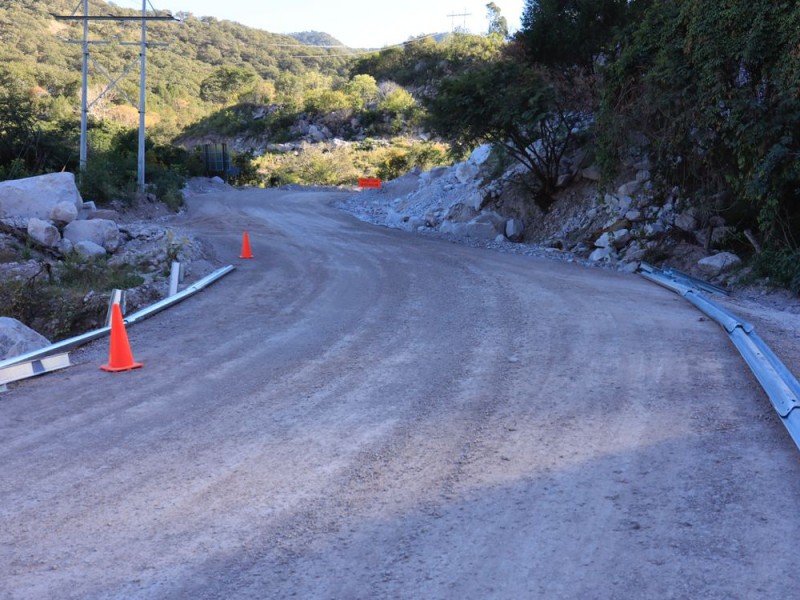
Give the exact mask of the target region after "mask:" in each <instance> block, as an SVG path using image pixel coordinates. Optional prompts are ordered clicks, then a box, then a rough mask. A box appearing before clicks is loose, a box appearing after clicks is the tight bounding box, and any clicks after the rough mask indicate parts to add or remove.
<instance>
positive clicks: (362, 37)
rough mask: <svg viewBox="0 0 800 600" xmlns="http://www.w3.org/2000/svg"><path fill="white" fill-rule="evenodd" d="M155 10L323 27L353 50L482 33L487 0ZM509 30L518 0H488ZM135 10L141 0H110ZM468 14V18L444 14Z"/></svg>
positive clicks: (222, 4) (299, 2) (287, 28)
mask: <svg viewBox="0 0 800 600" xmlns="http://www.w3.org/2000/svg"><path fill="white" fill-rule="evenodd" d="M149 1H150V3H151V4H152V6H153V7H155V8H156V9H157V10H170V11H172V12H178V11H186V12H191V13H192V14H193V15H195V16H197V17H201V16H212V17H216V18H218V19H227V20H230V21H237V22H239V23H242V24H244V25H248V26H250V27H257V28H258V29H264V30H266V31H270V32H272V33H292V32H295V31H312V30H313V31H324V32H325V33H329V34H331V35H332V36H334V37H335V38H337V39H338V40H340V41H341V42H343V43H344V44H346V45H348V46H352V47H357V48H365V47H381V46H386V45H390V44H398V43H401V42H404V41H406V40H407V39H408V38H409V37H412V36H416V35H419V34H423V33H437V32H442V31H450V30H451V28H452V27H453V26H457V27H464V26H466V29H467V30H468V31H470V32H472V33H485V32H486V29H487V26H488V21H487V19H486V4H487V3H488V0H486V1H484V0H390V1H389V2H377V1H376V0H339V1H332V0H288V1H287V0H284V1H282V2H277V1H265V0H149ZM494 2H495V4H497V6H499V7H500V9H501V11H502V15H503V16H504V17H505V18H506V19H507V20H508V24H509V27H510V28H511V30H512V31H514V30H516V29H518V28H519V20H520V16H521V15H522V10H523V6H524V4H525V1H524V0H494ZM114 4H116V5H118V6H122V7H125V8H141V6H142V3H141V0H115V1H114ZM463 13H470V15H469V16H458V17H450V16H448V15H456V14H463Z"/></svg>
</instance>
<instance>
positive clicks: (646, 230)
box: [338, 145, 741, 283]
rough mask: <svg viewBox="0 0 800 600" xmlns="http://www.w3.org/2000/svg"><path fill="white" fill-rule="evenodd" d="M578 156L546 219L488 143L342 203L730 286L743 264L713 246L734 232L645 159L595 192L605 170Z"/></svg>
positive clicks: (523, 250) (396, 224)
mask: <svg viewBox="0 0 800 600" xmlns="http://www.w3.org/2000/svg"><path fill="white" fill-rule="evenodd" d="M587 156H588V153H587V152H586V151H583V150H579V151H577V152H576V153H575V154H574V155H573V156H571V157H568V158H567V159H566V160H565V161H564V168H563V173H562V175H561V181H562V183H563V184H564V187H563V188H562V190H561V191H560V192H559V195H558V198H557V201H556V202H555V204H554V205H553V206H552V208H551V209H550V210H549V211H548V212H546V213H544V212H542V211H541V210H539V209H538V208H537V207H536V206H535V205H534V203H533V202H532V201H531V200H530V198H531V196H532V193H533V192H532V187H531V183H530V182H529V177H528V175H527V174H526V172H525V169H524V167H522V166H521V165H514V166H511V167H510V168H507V169H501V171H500V173H499V175H498V157H497V156H495V153H494V152H493V151H492V148H491V147H490V146H488V145H484V146H480V147H478V148H477V149H476V150H475V151H474V152H473V153H472V154H471V155H470V157H469V158H468V159H467V160H466V161H464V162H462V163H458V164H456V165H453V166H451V167H438V168H435V169H433V170H431V171H425V172H423V171H420V170H419V169H417V170H414V171H411V172H410V173H408V174H406V175H404V176H403V177H400V178H398V179H395V180H393V181H389V182H386V183H385V184H384V185H383V187H382V188H380V189H376V190H362V191H360V192H358V193H356V194H353V195H352V196H349V197H347V198H346V199H344V200H341V201H340V202H339V203H338V206H339V208H341V209H343V210H345V211H348V212H350V213H352V214H354V215H355V216H357V217H358V218H359V219H361V220H364V221H367V222H370V223H375V224H379V225H384V226H386V227H392V228H396V229H404V230H406V231H412V232H416V233H423V234H425V233H427V234H434V235H438V236H441V237H446V238H448V239H452V240H453V241H458V242H462V243H467V244H471V245H474V246H482V247H487V248H495V249H500V250H503V251H505V252H514V253H519V254H527V255H538V256H548V257H552V258H560V259H563V260H568V261H571V262H572V261H577V262H581V263H584V264H591V265H598V266H605V267H609V268H616V269H619V270H622V271H628V272H634V271H636V270H637V268H638V267H639V265H640V264H641V262H642V261H644V260H646V261H648V262H654V263H659V262H664V261H665V260H666V261H667V262H670V263H671V265H672V266H675V267H676V268H681V269H684V270H687V271H689V272H695V273H696V274H698V275H701V276H704V277H707V278H711V279H715V280H716V281H717V282H719V283H725V281H726V280H727V278H728V277H730V273H731V269H732V268H733V267H735V266H737V265H739V264H740V262H741V261H740V259H739V258H738V257H737V256H736V255H734V254H731V253H729V252H718V251H715V248H717V247H718V245H719V244H720V243H721V242H723V241H724V240H725V239H726V237H728V236H731V235H733V234H734V233H735V232H734V231H733V228H731V227H729V226H727V225H726V223H725V221H724V220H723V219H722V218H720V217H719V216H713V215H711V216H708V215H704V214H702V213H701V212H700V211H698V210H697V209H696V208H694V207H692V205H691V203H690V202H689V201H688V200H686V199H682V198H681V197H680V196H679V194H678V191H677V189H675V190H672V191H670V192H669V193H667V194H663V193H661V194H656V193H655V191H654V186H653V184H652V182H651V179H650V170H649V163H648V162H647V160H640V161H638V162H632V163H631V164H630V165H628V166H629V172H630V173H631V178H630V180H629V181H626V182H624V183H622V184H621V185H619V186H618V188H617V189H616V191H615V192H606V193H603V192H601V191H600V190H599V187H598V180H599V178H600V175H599V169H598V168H597V166H596V165H592V164H589V165H586V164H585V163H586V160H587Z"/></svg>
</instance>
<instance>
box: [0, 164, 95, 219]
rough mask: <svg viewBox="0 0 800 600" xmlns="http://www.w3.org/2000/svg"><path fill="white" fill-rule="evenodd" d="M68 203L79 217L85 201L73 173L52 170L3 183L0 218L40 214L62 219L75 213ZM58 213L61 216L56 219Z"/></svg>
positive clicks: (0, 194)
mask: <svg viewBox="0 0 800 600" xmlns="http://www.w3.org/2000/svg"><path fill="white" fill-rule="evenodd" d="M62 204H63V205H64V206H61V205H62ZM68 204H69V205H72V206H73V207H74V209H75V210H74V215H75V217H77V215H78V211H79V210H80V207H81V206H82V205H83V200H82V199H81V195H80V192H78V188H77V187H76V186H75V176H74V175H73V174H72V173H66V172H64V173H50V174H48V175H39V176H37V177H28V178H26V179H14V180H11V181H3V182H0V218H14V217H23V218H26V219H27V218H31V217H36V218H38V219H43V220H51V219H53V220H57V221H58V220H61V219H62V218H69V215H70V214H73V211H72V210H71V209H69V208H67V207H66V205H68ZM54 212H55V213H56V214H57V215H58V217H59V218H58V219H54V216H53V215H54ZM64 222H67V221H64Z"/></svg>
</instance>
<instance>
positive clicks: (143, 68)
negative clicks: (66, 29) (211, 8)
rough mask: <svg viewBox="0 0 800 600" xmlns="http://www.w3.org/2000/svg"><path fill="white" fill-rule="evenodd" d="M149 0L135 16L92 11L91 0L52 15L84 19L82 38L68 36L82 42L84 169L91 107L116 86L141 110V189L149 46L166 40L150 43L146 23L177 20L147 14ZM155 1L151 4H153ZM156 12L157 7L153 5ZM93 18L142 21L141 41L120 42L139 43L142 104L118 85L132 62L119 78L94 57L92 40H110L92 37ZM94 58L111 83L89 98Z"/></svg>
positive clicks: (140, 184) (141, 186) (140, 183)
mask: <svg viewBox="0 0 800 600" xmlns="http://www.w3.org/2000/svg"><path fill="white" fill-rule="evenodd" d="M148 4H150V2H149V0H142V15H141V16H140V17H132V16H124V15H92V16H90V15H89V0H80V2H79V3H78V5H77V6H76V7H75V10H73V11H72V14H69V15H53V17H54V18H55V19H57V20H59V21H83V39H82V40H81V41H80V42H76V41H75V40H67V43H73V44H74V43H80V44H81V46H82V50H83V62H82V65H81V141H80V170H81V173H82V172H84V171H85V170H86V164H87V151H86V150H87V130H88V126H87V124H88V115H89V109H90V108H91V107H92V105H93V104H94V103H95V102H97V101H98V100H100V99H101V98H102V97H103V96H104V95H105V94H107V93H108V92H109V91H110V90H112V89H113V88H117V89H119V90H120V91H121V92H122V95H123V96H125V98H126V99H127V100H128V102H130V103H131V104H132V105H133V107H134V108H137V109H138V111H139V152H138V167H137V187H138V189H139V191H140V192H143V191H144V181H145V177H144V163H145V160H144V154H145V152H144V141H145V135H144V134H145V114H146V106H145V92H146V85H147V47H148V45H149V46H165V45H166V44H153V43H150V44H148V42H147V23H148V21H178V20H179V19H176V18H175V17H173V16H172V15H157V14H156V15H148V14H147V5H148ZM81 6H82V7H83V14H82V15H78V14H77V12H78V8H79V7H81ZM152 6H153V5H152V4H150V7H151V8H152ZM153 12H155V9H153ZM90 21H119V22H126V21H141V26H142V30H141V39H140V41H139V42H121V43H120V45H121V46H133V45H136V46H139V47H140V50H139V57H138V62H139V105H138V106H136V104H135V103H134V102H133V101H131V99H130V98H129V97H128V95H127V94H126V93H125V92H124V91H123V90H122V89H121V88H119V86H118V85H117V84H118V83H119V81H120V79H122V78H123V77H125V75H127V74H128V72H129V71H130V70H131V68H132V66H131V65H129V66H128V67H126V68H125V70H124V71H123V72H122V74H121V75H120V76H118V77H117V78H116V79H112V78H111V76H110V75H109V74H108V73H107V72H106V71H105V69H103V68H102V67H101V66H100V65H98V64H97V63H96V62H95V61H94V59H92V57H91V55H90V52H89V46H90V45H91V44H109V43H111V42H106V41H90V40H89V22H90ZM90 61H91V62H92V63H93V64H94V65H95V66H96V67H97V69H98V70H99V71H101V72H102V73H103V74H104V75H105V76H106V78H107V79H108V80H109V82H110V83H109V85H108V86H107V87H106V89H105V90H103V91H102V92H101V93H100V95H99V96H98V97H97V98H95V99H94V100H93V101H91V102H89V97H88V96H89V91H88V90H89V83H88V82H89V62H90Z"/></svg>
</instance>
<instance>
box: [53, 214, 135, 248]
mask: <svg viewBox="0 0 800 600" xmlns="http://www.w3.org/2000/svg"><path fill="white" fill-rule="evenodd" d="M64 238H65V239H68V240H69V241H71V242H72V243H73V244H75V245H76V246H77V244H78V243H79V242H93V243H95V244H97V245H98V246H101V247H103V248H105V249H106V250H107V251H108V252H116V251H117V250H118V249H119V247H120V245H121V243H122V241H121V239H120V235H119V228H118V227H117V224H116V223H114V221H109V220H108V219H91V220H88V221H73V222H72V223H70V224H69V225H67V226H66V227H65V228H64Z"/></svg>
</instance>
